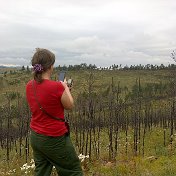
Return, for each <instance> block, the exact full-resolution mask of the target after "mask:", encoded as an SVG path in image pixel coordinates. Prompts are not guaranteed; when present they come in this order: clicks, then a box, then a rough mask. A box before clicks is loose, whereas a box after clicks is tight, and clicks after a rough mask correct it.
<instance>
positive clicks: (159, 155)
mask: <svg viewBox="0 0 176 176" xmlns="http://www.w3.org/2000/svg"><path fill="white" fill-rule="evenodd" d="M67 76H68V77H72V79H73V80H74V88H73V90H72V93H73V95H74V97H75V98H76V97H77V96H78V95H79V93H80V92H83V91H85V90H87V89H88V87H87V81H88V77H89V72H88V71H78V72H75V71H70V72H68V73H67ZM112 77H113V78H114V83H115V84H117V83H118V82H119V81H120V85H121V86H122V87H125V86H127V87H128V88H129V89H131V88H132V86H133V85H134V83H135V82H136V79H137V78H139V77H140V79H141V84H144V83H149V82H150V83H156V82H160V81H163V82H167V80H168V77H169V72H168V71H166V70H165V71H161V70H157V71H145V70H141V71H121V70H117V71H94V79H95V82H94V87H95V89H96V91H99V90H101V89H105V88H107V87H108V86H109V85H110V84H111V83H112ZM52 78H53V79H56V78H57V73H55V74H54V75H53V76H52ZM30 79H32V75H31V74H27V73H24V72H18V73H16V74H7V75H6V77H4V78H3V79H0V81H1V82H0V84H1V85H2V86H1V87H0V104H5V103H6V102H7V99H6V98H5V96H4V95H5V93H6V92H19V93H20V94H21V95H23V96H24V95H25V84H26V83H27V81H28V80H30ZM15 80H20V83H17V84H16V83H15ZM13 83H14V84H13ZM159 104H160V105H161V102H160V103H159ZM163 134H164V131H163V129H160V128H157V127H153V128H152V129H151V130H150V131H149V130H148V131H147V133H146V136H145V146H144V151H145V153H144V156H143V157H142V149H143V148H142V137H141V141H140V143H139V144H138V147H140V155H138V156H134V154H133V130H130V129H129V131H128V154H127V155H126V153H125V152H126V148H125V146H126V143H125V142H126V141H125V137H126V136H125V133H124V132H123V131H120V133H119V141H118V153H117V156H116V158H115V160H112V161H111V160H108V140H109V139H108V134H107V131H105V130H103V131H102V132H101V137H102V138H101V148H102V149H101V155H100V158H98V159H97V158H96V157H95V155H94V156H93V158H92V160H91V161H89V160H86V161H84V162H83V163H82V166H83V170H84V175H85V176H93V175H94V176H166V175H167V176H173V175H175V173H176V167H175V163H176V157H175V152H176V151H175V148H174V145H175V141H176V139H175V138H174V142H173V145H172V146H173V148H172V146H171V145H170V143H169V139H170V135H169V134H170V131H169V129H166V139H167V141H166V146H164V137H163ZM141 136H143V129H142V130H141ZM72 137H73V141H74V134H72ZM22 152H23V155H22V157H19V154H18V153H16V152H15V151H14V150H12V151H11V152H10V154H11V157H10V158H11V160H10V161H9V162H6V158H5V156H6V150H4V149H2V150H1V151H0V175H2V176H5V175H14V176H15V175H16V176H20V175H28V176H32V175H33V170H32V169H31V171H30V172H28V173H27V174H25V172H24V171H21V169H20V167H22V166H23V164H25V163H26V161H25V155H24V154H25V149H24V148H23V149H22ZM32 158H33V157H32V151H30V155H29V158H28V164H30V161H31V159H32ZM53 175H56V174H55V173H53Z"/></svg>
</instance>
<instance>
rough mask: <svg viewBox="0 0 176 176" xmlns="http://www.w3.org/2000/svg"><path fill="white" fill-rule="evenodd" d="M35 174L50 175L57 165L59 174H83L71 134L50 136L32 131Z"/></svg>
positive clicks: (65, 175)
mask: <svg viewBox="0 0 176 176" xmlns="http://www.w3.org/2000/svg"><path fill="white" fill-rule="evenodd" d="M30 140H31V146H32V149H33V155H34V161H35V176H50V174H51V171H52V168H53V166H55V168H56V170H57V173H58V175H59V176H83V173H82V169H81V165H80V161H79V158H78V156H77V154H76V152H75V149H74V147H73V144H72V142H71V140H70V136H67V135H64V136H59V137H50V136H44V135H41V134H37V133H35V132H34V131H31V136H30Z"/></svg>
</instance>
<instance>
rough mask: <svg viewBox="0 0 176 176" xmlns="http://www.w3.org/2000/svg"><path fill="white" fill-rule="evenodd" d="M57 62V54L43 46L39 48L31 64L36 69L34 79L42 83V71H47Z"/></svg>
mask: <svg viewBox="0 0 176 176" xmlns="http://www.w3.org/2000/svg"><path fill="white" fill-rule="evenodd" d="M54 62H55V55H54V54H53V53H52V52H51V51H49V50H47V49H42V48H37V49H36V52H35V53H34V55H33V57H32V60H31V64H32V66H33V70H34V79H35V80H36V81H37V82H39V83H41V82H42V81H43V80H42V73H44V72H46V71H47V70H48V69H50V68H51V66H52V65H53V64H54Z"/></svg>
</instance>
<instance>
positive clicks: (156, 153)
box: [0, 128, 176, 176]
mask: <svg viewBox="0 0 176 176" xmlns="http://www.w3.org/2000/svg"><path fill="white" fill-rule="evenodd" d="M166 133H167V141H166V144H167V145H166V146H164V145H163V129H160V128H153V129H152V130H151V131H147V133H146V138H145V140H146V142H145V155H144V156H143V157H142V155H138V156H134V155H133V138H132V136H133V131H132V130H130V131H129V134H128V139H129V141H128V155H126V153H125V135H124V132H122V131H121V132H120V133H119V143H118V153H117V156H116V159H115V160H112V161H109V160H108V151H107V145H108V136H107V132H106V131H102V133H101V136H102V137H101V147H102V148H103V149H102V150H101V151H102V152H101V155H100V157H99V158H98V159H97V158H96V157H95V156H94V155H93V157H92V160H91V161H89V160H88V159H86V160H85V161H84V162H83V163H82V167H83V170H84V175H85V176H93V175H94V176H166V175H167V176H174V174H175V173H176V167H175V163H176V157H175V155H174V154H175V152H176V150H175V148H174V145H175V144H176V143H175V141H176V139H175V138H174V143H173V149H171V147H170V144H169V129H167V130H166ZM72 139H73V141H74V135H73V134H72ZM5 152H6V150H1V152H0V156H1V160H0V173H1V174H0V175H2V176H5V175H14V176H15V175H17V176H19V175H23V174H24V175H28V176H32V175H33V169H29V170H30V172H28V173H27V174H25V171H21V169H20V167H22V166H23V164H25V163H26V161H25V148H23V149H22V157H19V154H17V153H16V152H15V151H11V160H10V161H9V162H6V160H5V158H3V156H5ZM32 158H33V157H32V151H31V150H30V155H29V157H28V165H31V164H30V161H31V159H32ZM29 170H28V171H29ZM12 171H15V172H13V173H12ZM10 172H11V173H10ZM2 173H4V174H2ZM9 173H10V174H9ZM55 173H56V172H53V175H56V174H55Z"/></svg>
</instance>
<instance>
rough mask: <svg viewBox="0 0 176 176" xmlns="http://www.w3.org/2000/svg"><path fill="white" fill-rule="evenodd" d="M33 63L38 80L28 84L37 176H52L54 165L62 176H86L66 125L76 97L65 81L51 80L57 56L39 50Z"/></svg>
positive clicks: (32, 143)
mask: <svg viewBox="0 0 176 176" xmlns="http://www.w3.org/2000/svg"><path fill="white" fill-rule="evenodd" d="M31 62H32V66H33V71H34V80H31V81H29V82H28V83H27V85H26V97H27V101H28V104H29V107H30V109H31V112H32V118H31V123H30V128H31V137H30V138H31V146H32V149H33V155H34V161H35V166H36V167H35V176H49V175H50V174H51V171H52V168H53V166H55V168H56V170H57V173H58V174H59V175H60V176H82V175H83V173H82V170H81V166H80V161H79V158H78V156H77V155H76V152H75V149H74V147H73V145H72V142H71V140H70V137H69V135H68V128H67V126H66V125H65V122H64V109H68V110H69V109H72V108H73V104H74V102H73V98H72V95H71V93H70V90H69V88H68V86H67V84H66V83H65V82H59V81H52V80H51V79H50V77H51V74H52V72H53V65H54V62H55V55H54V54H53V53H52V52H50V51H49V50H47V49H37V50H36V52H35V54H34V56H33V58H32V61H31Z"/></svg>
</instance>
